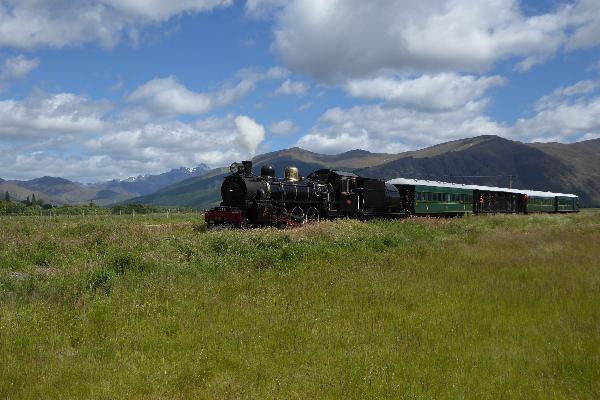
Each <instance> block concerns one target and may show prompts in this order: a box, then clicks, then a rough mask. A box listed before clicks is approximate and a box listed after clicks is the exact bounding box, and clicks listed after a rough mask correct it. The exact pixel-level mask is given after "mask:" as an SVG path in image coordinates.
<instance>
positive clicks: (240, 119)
mask: <svg viewBox="0 0 600 400" xmlns="http://www.w3.org/2000/svg"><path fill="white" fill-rule="evenodd" d="M235 126H236V127H237V131H238V135H237V137H236V138H235V142H236V143H237V144H238V145H239V146H241V147H242V148H243V149H244V150H247V151H248V152H249V153H250V156H253V155H254V154H255V152H256V148H257V147H258V145H259V144H260V143H261V142H262V141H263V140H264V139H265V128H264V126H262V125H261V124H259V123H257V122H256V121H254V120H253V119H252V118H250V117H246V116H245V115H238V116H237V117H236V118H235Z"/></svg>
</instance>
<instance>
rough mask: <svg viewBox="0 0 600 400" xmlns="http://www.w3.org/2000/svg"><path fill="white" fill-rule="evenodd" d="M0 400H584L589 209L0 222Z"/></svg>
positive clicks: (592, 342) (592, 226)
mask: <svg viewBox="0 0 600 400" xmlns="http://www.w3.org/2000/svg"><path fill="white" fill-rule="evenodd" d="M0 398H3V399H4V398H7V399H37V398H61V399H71V398H73V399H79V398H94V399H115V398H144V399H159V398H181V399H189V398H195V399H220V398H235V399H245V398H248V399H271V398H273V399H275V398H280V399H281V398H283V399H293V398H301V399H304V398H311V399H314V398H318V399H321V398H332V399H333V398H344V399H365V398H410V399H432V398H473V399H498V398H507V399H508V398H519V399H522V398H534V399H574V398H582V399H593V398H600V211H599V210H584V211H582V212H581V213H579V214H577V215H526V216H525V215H495V216H479V217H465V218H455V219H429V218H419V219H409V220H404V221H371V222H368V223H363V222H358V221H352V220H341V221H333V222H329V221H327V222H321V223H318V224H313V225H308V226H305V227H302V228H298V229H292V230H277V229H256V230H236V231H210V232H208V231H206V228H205V226H204V223H203V222H202V221H201V220H199V219H198V217H197V216H196V215H194V214H176V215H170V216H169V217H168V218H167V216H166V215H164V214H160V215H144V216H135V217H132V216H125V215H123V216H118V215H116V216H110V215H108V216H88V217H85V218H84V217H74V216H58V217H25V216H23V217H0Z"/></svg>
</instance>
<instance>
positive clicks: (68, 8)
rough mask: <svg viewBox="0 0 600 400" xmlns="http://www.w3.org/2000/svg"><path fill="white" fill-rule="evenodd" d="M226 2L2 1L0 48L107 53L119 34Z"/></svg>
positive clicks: (200, 0)
mask: <svg viewBox="0 0 600 400" xmlns="http://www.w3.org/2000/svg"><path fill="white" fill-rule="evenodd" d="M231 3H232V1H231V0H171V1H162V0H150V1H148V0H78V1H72V0H27V1H23V0H3V1H2V3H0V46H8V47H15V48H26V49H31V48H36V47H42V46H50V47H63V46H69V45H79V44H82V43H88V42H98V43H100V44H101V45H103V46H106V47H112V46H114V45H115V44H116V43H118V42H119V40H120V39H121V37H122V36H123V34H128V35H129V36H131V37H133V38H135V37H136V36H137V34H138V31H139V30H140V29H143V28H144V27H146V26H149V25H152V24H156V23H160V22H163V21H165V20H168V19H170V18H172V17H175V16H178V15H181V14H185V13H198V12H202V11H210V10H212V9H214V8H216V7H224V6H228V5H230V4H231Z"/></svg>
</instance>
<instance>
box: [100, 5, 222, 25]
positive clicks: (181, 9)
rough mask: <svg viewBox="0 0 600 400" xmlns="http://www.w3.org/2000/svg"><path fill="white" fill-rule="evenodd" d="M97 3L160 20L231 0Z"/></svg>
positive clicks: (208, 8)
mask: <svg viewBox="0 0 600 400" xmlns="http://www.w3.org/2000/svg"><path fill="white" fill-rule="evenodd" d="M99 3H101V4H102V3H103V4H106V5H108V6H111V7H113V8H114V9H115V10H118V11H120V12H122V13H125V14H128V15H132V16H135V17H142V18H147V19H150V20H153V21H161V20H165V19H169V18H171V17H172V16H175V15H180V14H184V13H187V14H195V13H199V12H202V11H211V10H213V9H214V8H217V7H225V6H230V5H231V4H232V0H169V1H164V0H99Z"/></svg>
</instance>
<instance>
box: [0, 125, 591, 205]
mask: <svg viewBox="0 0 600 400" xmlns="http://www.w3.org/2000/svg"><path fill="white" fill-rule="evenodd" d="M598 160H600V139H593V140H587V141H583V142H578V143H571V144H564V143H522V142H518V141H513V140H509V139H504V138H501V137H498V136H493V135H482V136H477V137H473V138H467V139H460V140H453V141H450V142H446V143H440V144H437V145H435V146H431V147H427V148H424V149H421V150H415V151H407V152H404V153H399V154H385V153H371V152H369V151H366V150H361V149H355V150H350V151H347V152H344V153H341V154H336V155H325V154H319V153H315V152H311V151H308V150H304V149H301V148H299V147H293V148H290V149H282V150H278V151H274V152H270V153H266V154H261V155H258V156H256V157H254V159H253V162H254V166H253V171H254V173H256V174H258V173H259V171H260V167H261V166H262V165H265V164H269V165H273V166H274V167H275V169H276V172H277V175H278V176H282V175H283V170H284V168H285V167H287V166H290V165H294V166H296V167H298V168H299V169H300V173H301V175H304V176H306V175H307V174H308V173H310V172H312V171H314V170H316V169H319V168H335V169H342V170H348V171H352V172H357V173H359V174H362V175H364V176H369V177H376V178H382V179H386V180H387V179H392V178H396V177H405V178H420V179H435V180H445V181H452V182H458V183H472V184H481V185H493V186H507V185H508V177H507V175H514V177H513V178H512V184H513V187H519V188H523V189H536V190H551V191H555V192H566V193H575V194H577V195H579V196H580V202H581V204H582V205H584V206H590V205H600V163H599V162H598ZM239 161H241V160H239ZM228 173H229V169H228V168H227V167H222V168H216V169H212V170H209V169H208V167H207V166H206V165H199V166H198V167H196V168H183V167H182V168H176V169H173V170H171V171H168V172H165V173H162V174H157V175H139V176H136V177H131V178H128V179H124V180H118V179H114V180H111V181H107V182H99V183H95V184H89V185H84V184H81V183H77V182H71V181H69V180H67V179H63V178H56V177H41V178H37V179H32V180H29V181H6V180H1V179H0V193H3V192H4V191H8V192H9V194H10V195H11V197H12V198H15V199H24V198H25V197H26V196H30V195H31V194H32V193H35V195H36V198H42V199H44V200H46V201H52V202H54V203H82V202H89V201H94V202H95V203H96V204H99V205H108V204H115V203H121V202H125V203H145V204H155V205H165V206H185V207H196V208H204V207H208V206H211V205H214V204H218V203H219V202H220V186H221V182H222V179H223V177H224V176H225V175H227V174H228ZM473 176H479V177H481V176H487V178H475V177H473Z"/></svg>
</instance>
